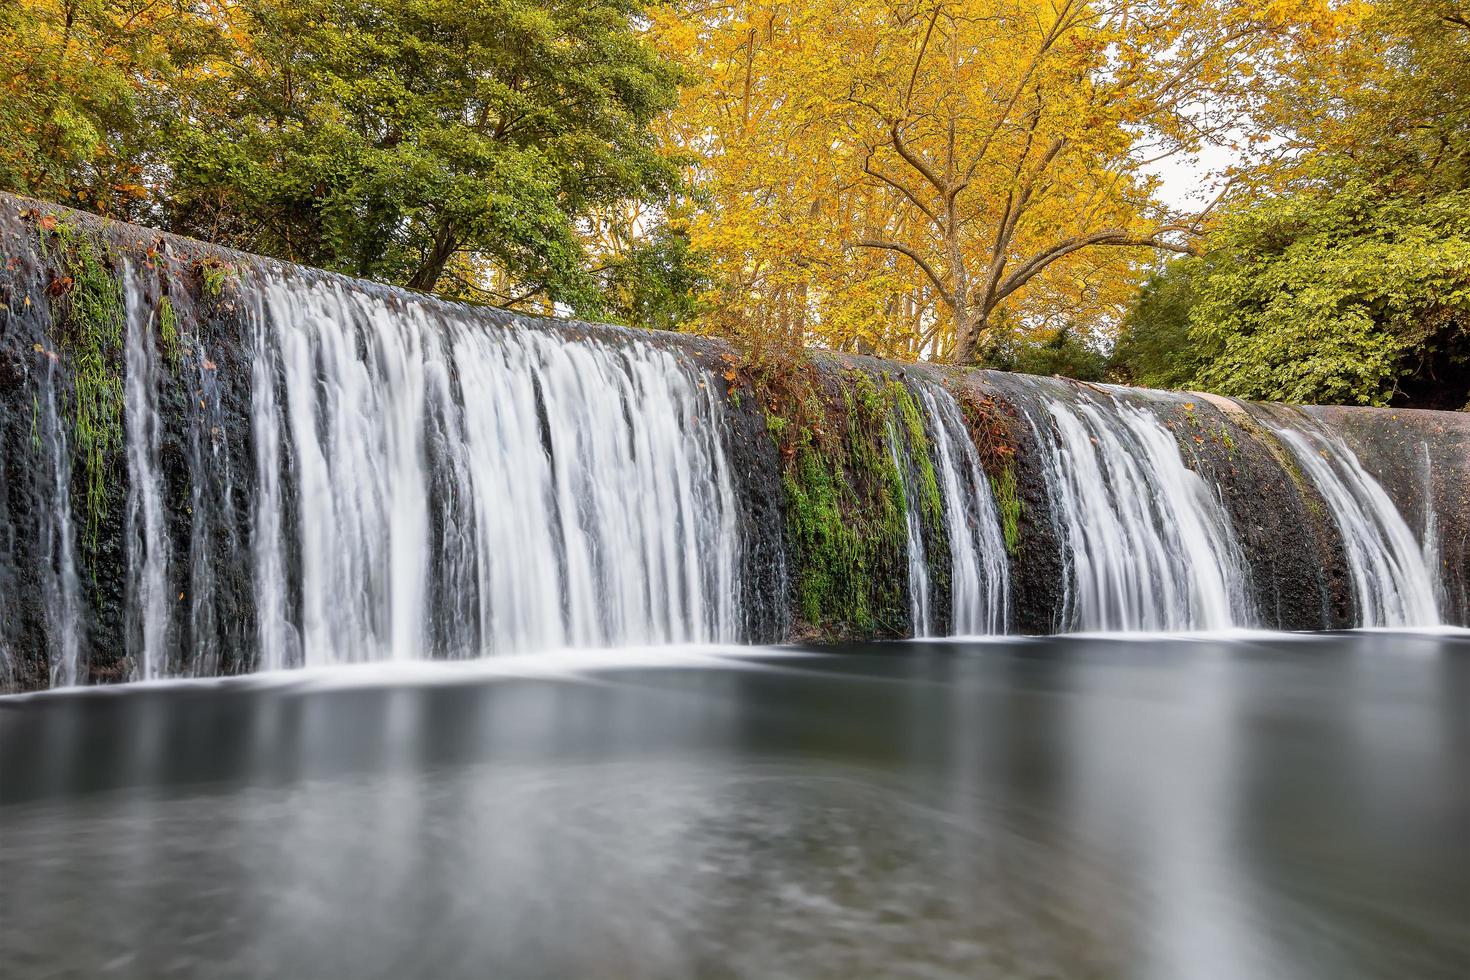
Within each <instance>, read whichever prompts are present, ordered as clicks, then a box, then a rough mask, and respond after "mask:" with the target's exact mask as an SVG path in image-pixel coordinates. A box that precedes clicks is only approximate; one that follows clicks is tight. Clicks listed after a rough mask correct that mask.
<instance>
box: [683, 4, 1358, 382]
mask: <svg viewBox="0 0 1470 980" xmlns="http://www.w3.org/2000/svg"><path fill="white" fill-rule="evenodd" d="M1345 16H1346V14H1345V13H1344V12H1343V11H1342V10H1338V9H1334V8H1333V7H1332V6H1331V4H1330V2H1329V0H1143V2H1133V0H1117V2H1111V3H1110V2H1107V0H810V2H803V3H800V4H793V3H785V2H778V0H739V2H737V3H735V4H731V5H719V6H706V5H702V4H701V3H700V0H689V2H685V3H680V4H678V5H676V6H668V7H664V8H660V9H659V10H657V11H656V12H655V17H654V32H655V34H656V36H657V37H658V38H659V40H660V43H661V44H662V45H663V46H664V48H665V49H666V50H667V51H668V52H669V53H670V54H671V55H673V56H674V57H676V58H677V59H678V60H680V61H681V62H682V63H683V64H684V65H685V66H686V67H687V69H688V71H689V74H690V77H691V81H690V84H689V85H688V87H687V88H686V90H685V92H684V98H683V101H682V102H681V105H680V107H679V109H678V110H677V112H676V113H675V115H674V117H673V118H672V119H671V120H669V123H668V125H669V127H670V133H669V136H670V139H671V140H672V142H673V143H674V144H675V145H676V146H678V147H679V148H680V149H681V150H683V151H684V152H687V153H689V154H691V155H692V156H694V157H695V158H696V159H697V160H698V161H699V162H698V164H697V165H696V167H695V186H696V188H697V195H696V199H697V200H698V201H699V202H700V204H701V208H700V211H699V213H698V214H697V215H696V216H695V218H694V219H693V221H692V222H691V234H692V236H693V238H694V244H695V246H696V247H697V248H699V249H701V250H703V251H705V252H706V253H707V254H708V255H709V256H710V257H711V260H712V264H713V268H714V271H715V274H716V278H717V281H718V282H719V283H720V285H719V296H718V297H717V298H716V301H715V302H713V303H711V304H710V307H711V308H712V309H714V310H716V311H717V312H715V313H713V314H711V315H710V316H709V318H707V324H706V325H707V326H708V328H710V329H713V330H718V331H722V332H731V333H741V332H747V333H755V334H758V335H760V336H762V337H765V338H770V337H776V338H779V339H782V340H785V341H790V342H803V341H805V342H816V343H821V344H824V345H826V346H830V347H833V348H837V349H846V350H859V351H870V352H875V353H883V354H892V355H900V356H902V355H909V356H931V357H936V358H947V359H951V360H954V361H956V362H960V363H970V362H972V361H974V360H975V359H977V357H981V356H983V355H984V354H985V352H986V351H987V350H988V349H989V348H990V347H991V345H993V344H994V343H995V342H996V341H997V340H998V337H997V334H998V332H999V331H1000V330H1001V329H1003V328H1002V326H1001V324H1002V323H1004V324H1021V325H1023V326H1024V325H1028V324H1029V325H1033V326H1034V325H1038V324H1045V323H1048V322H1051V321H1054V320H1055V319H1056V318H1057V317H1058V316H1065V317H1067V318H1069V319H1070V321H1071V322H1072V324H1073V325H1074V327H1081V328H1083V329H1085V328H1086V326H1087V325H1088V324H1089V323H1095V322H1098V321H1099V320H1100V319H1103V318H1105V317H1106V316H1107V315H1109V314H1110V313H1111V311H1115V310H1116V309H1117V305H1118V303H1119V301H1120V300H1121V299H1122V298H1123V297H1124V296H1126V294H1127V292H1128V291H1129V289H1130V288H1131V285H1132V282H1133V276H1134V269H1135V268H1136V267H1137V264H1138V260H1139V259H1140V258H1143V257H1146V256H1148V255H1150V254H1151V250H1158V249H1164V250H1170V251H1189V250H1190V249H1191V248H1192V245H1191V240H1192V238H1193V237H1194V236H1196V235H1197V234H1199V233H1200V232H1201V231H1202V229H1203V226H1204V222H1205V220H1206V218H1207V216H1208V214H1209V212H1210V210H1211V207H1205V208H1203V209H1201V210H1198V211H1195V212H1193V213H1180V212H1177V211H1172V210H1170V209H1169V208H1167V207H1165V206H1163V205H1162V204H1160V203H1159V202H1158V201H1157V200H1156V198H1155V191H1156V189H1157V186H1158V176H1157V166H1158V163H1159V161H1160V160H1162V159H1164V158H1167V157H1170V156H1173V155H1177V154H1190V153H1193V152H1196V151H1198V150H1199V149H1201V148H1202V147H1203V146H1205V145H1206V144H1210V143H1224V142H1228V141H1230V140H1231V139H1232V138H1233V134H1236V133H1238V132H1240V131H1242V127H1243V123H1244V122H1245V121H1247V120H1248V118H1249V116H1250V114H1251V113H1252V111H1253V110H1255V109H1257V108H1258V107H1259V103H1260V101H1261V99H1262V98H1263V97H1264V94H1265V93H1267V92H1268V91H1270V90H1272V87H1273V84H1274V83H1275V78H1276V75H1277V66H1278V65H1279V63H1280V61H1281V59H1283V58H1284V57H1289V56H1292V55H1294V54H1295V53H1297V52H1298V51H1300V50H1301V49H1305V48H1309V47H1312V46H1318V45H1322V44H1327V43H1331V39H1332V37H1333V36H1334V35H1335V32H1336V31H1337V30H1338V29H1339V28H1340V27H1341V25H1342V23H1343V21H1344V17H1345ZM1226 186H1228V181H1227V182H1226ZM1222 193H1223V192H1222Z"/></svg>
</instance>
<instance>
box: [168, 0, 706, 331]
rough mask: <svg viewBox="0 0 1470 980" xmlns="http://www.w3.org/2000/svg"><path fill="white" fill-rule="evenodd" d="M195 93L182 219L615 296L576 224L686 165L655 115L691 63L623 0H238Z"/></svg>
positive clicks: (303, 251)
mask: <svg viewBox="0 0 1470 980" xmlns="http://www.w3.org/2000/svg"><path fill="white" fill-rule="evenodd" d="M233 11H234V16H235V17H236V18H237V22H238V30H237V31H236V33H235V36H236V40H237V45H236V50H234V51H233V52H231V53H230V55H229V57H228V58H226V59H222V60H221V61H219V62H217V63H215V64H214V65H212V66H211V67H212V69H213V71H212V72H211V74H210V76H209V77H208V78H207V79H205V80H204V81H203V82H202V83H200V84H198V85H196V86H194V88H193V89H192V91H191V92H190V93H189V102H188V106H189V112H188V114H187V116H186V118H185V119H184V120H183V121H182V122H181V124H180V125H179V126H178V127H176V128H175V130H174V134H173V139H174V141H175V146H176V150H175V158H174V166H175V168H176V172H175V175H174V185H173V187H172V189H171V193H170V195H169V201H168V206H167V210H168V213H169V216H170V220H171V222H172V224H173V225H174V226H175V227H176V228H177V229H178V230H182V231H186V232H189V233H193V234H197V235H201V236H203V237H206V238H210V239H212V240H225V241H228V242H230V243H232V244H236V245H239V246H241V247H246V248H250V249H253V250H256V251H262V252H266V253H268V254H272V255H279V256H282V257H285V258H288V259H290V260H292V261H297V262H304V263H307V264H311V265H317V266H321V267H324V268H329V269H335V270H340V271H343V272H347V273H350V274H354V275H360V276H369V277H374V278H379V279H384V280H387V281H390V282H398V283H402V284H404V285H407V286H409V287H411V288H414V289H421V290H434V289H435V288H436V287H438V286H439V285H440V282H441V279H442V278H443V277H444V274H445V270H446V268H449V267H450V266H451V265H452V264H453V260H456V257H466V256H467V257H468V261H465V262H460V263H459V266H460V267H461V268H476V269H480V270H482V271H483V269H485V268H487V267H490V268H494V269H496V270H498V271H499V272H501V273H503V275H501V276H500V277H499V279H498V280H497V281H498V282H499V283H500V284H502V285H503V287H504V288H503V289H501V290H496V289H495V288H494V287H493V286H492V285H490V279H488V278H485V277H481V278H479V279H476V280H472V281H459V282H456V283H454V284H453V291H454V292H456V293H458V294H461V295H468V296H471V297H472V298H478V299H482V300H490V301H492V302H495V303H497V304H499V305H505V306H515V305H518V304H521V303H524V302H526V301H528V300H531V299H533V298H540V299H542V300H543V301H550V300H556V301H562V302H565V303H568V304H570V305H572V306H574V307H576V308H578V309H580V310H583V311H592V312H596V311H599V310H600V302H599V297H598V294H597V291H596V284H595V282H594V281H593V279H592V277H591V275H590V274H589V272H588V270H587V269H586V268H585V258H586V256H585V254H584V248H583V243H582V240H581V238H580V235H579V232H578V222H579V221H581V220H583V219H584V218H585V217H586V216H587V215H588V214H590V213H591V212H592V211H593V210H594V209H596V208H599V207H604V206H607V205H609V204H611V203H613V202H616V201H619V200H622V199H625V198H648V197H656V196H659V195H662V194H664V193H665V192H666V191H667V189H668V188H669V186H670V185H671V184H672V182H673V181H674V179H675V176H676V171H675V167H674V166H673V164H672V163H671V162H670V161H669V160H667V159H666V158H665V157H664V156H663V155H661V154H660V152H659V150H658V147H657V146H656V145H655V140H654V137H653V135H652V134H651V132H650V131H649V128H648V126H649V123H650V121H651V120H652V119H653V118H654V117H655V116H656V115H658V114H659V113H660V112H663V111H664V110H665V109H666V108H668V107H669V106H670V105H671V104H672V102H673V99H674V96H675V91H676V78H677V76H676V73H675V71H674V70H673V69H672V68H671V67H670V66H668V65H666V64H665V63H663V62H662V61H661V60H660V59H659V58H658V56H657V55H656V54H655V53H654V52H653V50H652V49H651V48H649V47H648V46H647V45H646V44H645V43H644V42H643V40H642V39H641V38H640V36H639V34H638V32H637V31H636V30H635V25H634V19H635V17H636V16H637V8H636V7H635V6H634V5H633V4H632V3H631V2H628V0H579V2H572V0H548V2H531V0H402V2H392V3H389V2H375V0H345V2H344V0H305V2H301V0H241V2H240V3H238V4H236V5H235V6H234V8H233Z"/></svg>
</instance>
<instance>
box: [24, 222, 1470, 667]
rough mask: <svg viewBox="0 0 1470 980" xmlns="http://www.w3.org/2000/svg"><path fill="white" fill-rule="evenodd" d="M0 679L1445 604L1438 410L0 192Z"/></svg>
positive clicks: (1450, 421)
mask: <svg viewBox="0 0 1470 980" xmlns="http://www.w3.org/2000/svg"><path fill="white" fill-rule="evenodd" d="M0 258H3V261H4V265H3V268H0V690H27V689H34V688H40V687H46V686H50V685H65V684H75V683H101V682H109V681H121V680H127V679H136V678H143V677H157V676H178V675H216V674H231V673H241V672H247V671H251V670H256V669H261V668H263V667H274V668H281V667H291V666H296V665H300V664H304V663H324V662H337V661H346V660H361V659H380V658H389V657H405V656H406V657H429V656H433V657H464V656H480V655H484V654H492V653H503V652H527V651H533V650H537V649H543V648H546V647H554V646H562V645H569V644H570V645H595V646H619V645H637V644H645V643H665V642H734V641H744V642H775V641H782V640H786V639H791V638H802V639H818V638H839V637H854V636H863V637H870V636H877V637H881V636H893V637H898V636H908V635H913V634H916V633H924V634H930V635H943V634H946V633H950V632H953V631H955V630H957V629H959V630H965V631H991V632H996V631H1006V632H1013V633H1045V632H1057V631H1072V630H1092V629H1123V630H1129V629H1132V630H1178V629H1209V628H1218V627H1224V626H1259V627H1268V628H1283V629H1324V628H1342V627H1348V626H1353V625H1362V624H1372V625H1397V626H1418V625H1430V624H1432V623H1436V622H1446V623H1459V624H1466V623H1467V622H1470V543H1467V542H1470V489H1467V487H1470V416H1467V415H1465V414H1460V413H1437V412H1417V411H1388V410H1377V409H1347V408H1309V409H1298V408H1289V407H1284V406H1259V405H1248V404H1242V403H1237V402H1235V401H1231V400H1229V399H1223V398H1217V397H1212V396H1204V395H1192V394H1182V393H1170V392H1152V391H1144V390H1138V389H1124V388H1116V387H1111V386H1093V385H1081V384H1076V383H1073V382H1069V381H1064V380H1061V379H1050V378H1031V377H1024V376H1012V375H1005V374H1000V373H996V372H987V371H963V370H956V369H951V368H947V367H941V366H935V365H912V364H896V363H890V362H884V361H879V360H874V359H871V358H859V357H845V356H838V355H829V354H824V353H820V352H809V353H807V354H802V355H798V356H789V355H788V356H783V357H780V358H770V359H767V360H761V359H759V358H753V357H751V356H750V355H748V354H745V353H742V352H740V351H737V350H735V349H733V348H731V347H729V346H728V345H726V344H724V343H723V342H720V341H717V340H712V339H709V338H701V337H695V336H688V335H675V334H658V333H651V332H642V331H631V330H626V329H622V328H616V327H608V326H600V325H593V324H586V323H580V322H575V321H565V320H539V319H535V318H525V317H513V316H510V315H507V314H504V313H502V312H498V311H493V310H486V309H478V308H471V307H467V306H463V305H459V304H452V303H446V302H442V301H439V300H435V299H432V298H428V297H423V296H419V295H416V294H410V293H407V292H404V291H401V290H395V289H390V288H387V287H383V286H379V285H374V284H370V283H364V282H359V281H354V280H350V279H346V278H343V277H339V276H335V275H330V274H326V273H320V272H315V271H313V270H308V269H301V268H296V267H291V266H288V265H283V264H281V263H276V262H271V261H268V260H265V259H260V258H257V257H252V256H247V255H242V254H239V253H234V252H230V251H228V250H225V249H220V248H217V247H214V246H210V245H206V244H202V243H198V242H193V241H189V240H184V239H179V238H175V237H171V236H168V235H162V234H159V233H157V232H153V231H148V230H146V229H142V228H137V227H132V226H127V225H121V224H115V223H109V222H105V221H101V220H99V219H96V218H92V217H89V216H86V215H82V214H79V213H77V212H71V211H67V210H65V209H61V208H56V207H52V206H48V205H40V204H36V203H34V202H30V201H26V200H22V199H18V198H13V197H5V196H0Z"/></svg>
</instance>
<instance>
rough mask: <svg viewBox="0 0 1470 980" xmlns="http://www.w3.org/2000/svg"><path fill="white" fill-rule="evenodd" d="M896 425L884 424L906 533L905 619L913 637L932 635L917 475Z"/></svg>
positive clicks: (932, 621) (931, 609) (932, 625)
mask: <svg viewBox="0 0 1470 980" xmlns="http://www.w3.org/2000/svg"><path fill="white" fill-rule="evenodd" d="M898 432H899V426H898V424H897V422H895V421H889V423H888V451H889V453H890V454H891V455H892V457H893V468H894V469H896V470H897V471H898V472H899V474H900V475H901V476H902V478H903V484H904V508H903V509H904V522H905V527H906V530H907V535H908V559H909V620H910V622H911V623H912V625H913V634H914V636H933V635H934V609H933V597H932V596H931V595H930V588H929V556H928V554H926V552H925V549H924V522H923V520H922V519H921V518H920V516H919V499H920V498H919V494H920V492H921V488H920V486H919V479H918V475H917V474H916V473H915V472H914V469H915V468H914V466H913V465H912V462H911V461H910V460H909V458H908V454H909V453H910V452H912V449H913V447H911V446H909V445H908V444H907V443H905V444H904V450H903V452H902V453H901V452H900V451H899V442H900V438H899V434H898Z"/></svg>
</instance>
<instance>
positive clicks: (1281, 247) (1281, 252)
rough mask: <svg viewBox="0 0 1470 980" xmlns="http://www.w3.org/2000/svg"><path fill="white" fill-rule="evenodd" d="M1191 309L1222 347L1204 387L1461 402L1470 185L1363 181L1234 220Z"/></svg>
mask: <svg viewBox="0 0 1470 980" xmlns="http://www.w3.org/2000/svg"><path fill="white" fill-rule="evenodd" d="M1215 243H1216V246H1217V248H1216V251H1215V252H1214V259H1215V262H1216V265H1215V268H1214V269H1213V270H1212V272H1211V274H1210V275H1209V276H1208V277H1207V278H1205V280H1204V281H1203V283H1202V285H1201V287H1200V300H1199V302H1198V303H1197V304H1196V305H1195V306H1194V308H1193V310H1192V312H1191V320H1192V324H1193V326H1192V330H1191V339H1192V340H1194V341H1196V342H1198V343H1200V344H1203V345H1206V346H1208V347H1211V348H1216V349H1218V354H1217V355H1216V356H1215V357H1213V358H1212V359H1211V360H1209V361H1208V362H1207V363H1205V364H1204V365H1203V366H1202V367H1201V368H1200V370H1199V372H1198V377H1197V381H1198V383H1199V385H1200V386H1201V387H1204V388H1206V389H1208V390H1213V391H1220V392H1223V393H1226V394H1233V395H1239V396H1243V397H1248V398H1266V399H1276V400H1281V401H1292V402H1333V403H1338V402H1345V403H1360V404H1375V405H1383V404H1389V403H1391V402H1393V403H1400V404H1402V403H1405V402H1417V403H1424V402H1426V401H1427V402H1432V403H1434V404H1436V405H1439V406H1440V407H1459V406H1460V405H1463V404H1464V399H1465V397H1466V394H1465V393H1466V389H1467V388H1470V191H1457V192H1454V193H1449V194H1443V195H1438V196H1435V197H1433V198H1430V199H1428V200H1425V199H1423V198H1420V197H1418V196H1394V195H1384V194H1381V193H1379V192H1376V191H1375V190H1374V189H1373V188H1371V187H1369V186H1368V185H1367V184H1366V183H1365V182H1363V181H1362V180H1358V179H1352V180H1349V181H1347V182H1346V183H1345V184H1344V185H1343V186H1342V187H1341V188H1340V189H1338V190H1335V191H1334V190H1331V189H1324V190H1322V191H1320V192H1317V193H1298V194H1294V195H1288V196H1284V197H1280V198H1275V199H1272V200H1268V201H1265V202H1263V203H1261V204H1258V205H1256V206H1255V207H1252V208H1249V209H1247V210H1244V211H1242V212H1240V213H1239V214H1237V215H1235V216H1233V217H1232V218H1231V219H1230V220H1228V221H1227V222H1226V223H1225V224H1224V225H1223V227H1222V228H1221V229H1220V231H1219V232H1218V233H1217V237H1216V239H1215Z"/></svg>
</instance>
